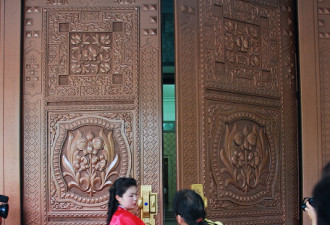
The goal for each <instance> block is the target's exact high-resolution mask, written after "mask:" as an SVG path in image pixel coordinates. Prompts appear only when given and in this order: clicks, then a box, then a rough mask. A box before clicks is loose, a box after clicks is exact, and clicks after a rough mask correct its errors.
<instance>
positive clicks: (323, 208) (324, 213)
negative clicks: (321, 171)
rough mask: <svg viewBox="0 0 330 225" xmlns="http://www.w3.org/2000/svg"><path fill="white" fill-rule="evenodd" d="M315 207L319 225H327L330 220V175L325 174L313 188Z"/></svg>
mask: <svg viewBox="0 0 330 225" xmlns="http://www.w3.org/2000/svg"><path fill="white" fill-rule="evenodd" d="M313 198H314V208H315V211H316V217H317V225H326V224H329V221H330V176H329V175H326V176H323V177H322V179H321V180H320V181H319V182H318V183H317V184H316V185H315V187H314V189H313Z"/></svg>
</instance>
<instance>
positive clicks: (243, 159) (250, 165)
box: [220, 124, 270, 192]
mask: <svg viewBox="0 0 330 225" xmlns="http://www.w3.org/2000/svg"><path fill="white" fill-rule="evenodd" d="M265 142H266V140H265V139H264V135H263V129H262V128H259V129H258V128H257V127H256V126H254V127H253V129H252V132H249V131H248V128H247V127H246V126H245V127H244V128H243V131H239V130H238V129H237V126H236V124H235V125H234V126H233V129H232V130H231V131H230V128H229V127H228V125H227V126H226V134H225V148H224V149H222V150H221V151H220V160H221V161H222V162H223V164H224V168H222V169H221V173H228V174H229V175H230V176H229V178H226V180H225V186H226V187H227V186H228V185H229V184H233V185H234V186H235V187H237V188H238V189H241V190H242V191H244V192H247V191H248V190H249V189H253V188H255V187H256V186H257V185H259V184H264V180H263V179H261V175H262V174H264V173H269V171H268V170H269V164H270V157H269V149H266V147H265ZM264 185H265V184H264Z"/></svg>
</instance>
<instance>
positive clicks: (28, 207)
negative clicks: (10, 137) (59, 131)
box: [23, 101, 42, 224]
mask: <svg viewBox="0 0 330 225" xmlns="http://www.w3.org/2000/svg"><path fill="white" fill-rule="evenodd" d="M24 109H25V110H24V130H28V131H29V132H26V133H25V138H24V198H28V199H29V201H25V202H24V204H23V207H24V213H25V221H28V222H29V224H41V217H40V216H41V214H40V213H41V208H42V205H40V201H39V199H40V198H41V197H42V193H41V190H42V188H41V179H42V178H41V174H40V171H39V170H37V169H36V168H40V167H41V166H40V163H41V162H40V161H41V156H40V145H41V143H40V136H39V134H40V121H39V120H38V118H39V117H40V101H37V102H29V101H24Z"/></svg>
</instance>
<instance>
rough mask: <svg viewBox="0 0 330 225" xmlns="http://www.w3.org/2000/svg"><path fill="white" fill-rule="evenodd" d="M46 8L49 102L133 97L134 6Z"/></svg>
mask: <svg viewBox="0 0 330 225" xmlns="http://www.w3.org/2000/svg"><path fill="white" fill-rule="evenodd" d="M46 12H47V13H44V16H45V19H46V21H47V24H48V25H47V27H46V26H45V27H44V30H45V31H46V30H47V33H46V34H47V35H45V40H44V43H45V46H44V48H45V49H47V51H45V59H47V60H48V61H47V62H46V64H47V65H48V68H47V70H46V71H45V73H46V74H47V76H46V77H47V79H46V84H47V91H48V93H47V96H48V98H49V100H56V99H59V98H60V99H66V98H69V97H70V99H74V98H75V99H79V98H81V97H88V98H93V99H95V98H98V99H114V98H116V99H118V98H121V99H127V98H130V99H132V98H134V96H136V95H137V80H138V76H137V73H136V72H137V68H138V58H137V55H138V53H137V52H138V35H137V34H138V31H137V26H138V13H137V8H136V7H130V8H120V9H115V8H103V9H100V8H95V9H94V10H88V11H86V10H83V9H80V10H79V9H76V10H67V9H61V10H58V9H47V11H46ZM91 22H93V25H89V24H90V23H91Z"/></svg>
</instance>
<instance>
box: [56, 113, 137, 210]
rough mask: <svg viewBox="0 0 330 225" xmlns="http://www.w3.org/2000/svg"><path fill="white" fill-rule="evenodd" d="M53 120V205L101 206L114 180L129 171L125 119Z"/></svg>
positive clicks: (82, 118)
mask: <svg viewBox="0 0 330 225" xmlns="http://www.w3.org/2000/svg"><path fill="white" fill-rule="evenodd" d="M58 116H59V114H52V115H51V117H50V118H51V119H52V120H51V121H50V122H51V123H52V124H54V125H53V126H54V127H57V128H58V130H57V133H58V135H56V136H57V138H56V140H55V143H54V147H53V148H52V149H53V150H52V152H51V154H50V155H51V158H50V163H51V168H52V170H51V174H52V183H53V185H52V187H51V193H52V195H51V197H52V198H51V202H52V205H51V206H52V208H54V209H56V208H58V209H63V208H67V209H70V208H83V207H100V206H103V207H104V205H105V204H106V203H107V201H108V188H109V187H110V186H111V185H112V184H113V181H114V180H115V179H117V178H118V177H121V176H128V175H129V174H130V169H131V168H130V163H129V162H130V161H131V158H132V157H131V150H130V147H129V144H128V140H127V138H126V135H125V130H124V124H125V121H124V120H113V119H111V120H110V119H107V118H104V117H98V116H96V115H93V116H78V115H76V116H77V117H75V116H71V119H70V120H65V121H58V122H57V121H56V120H54V119H55V118H58Z"/></svg>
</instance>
